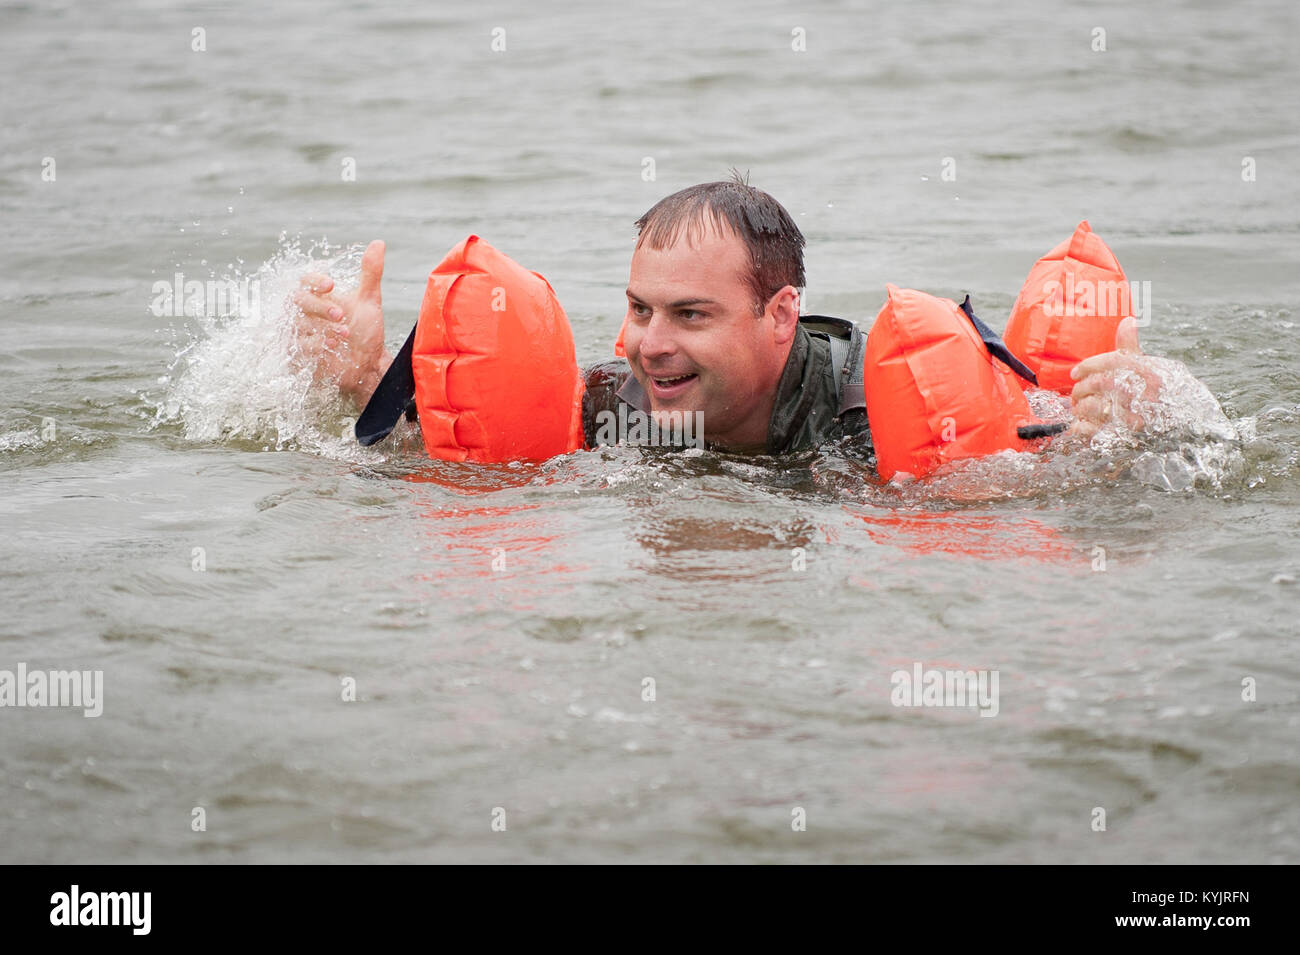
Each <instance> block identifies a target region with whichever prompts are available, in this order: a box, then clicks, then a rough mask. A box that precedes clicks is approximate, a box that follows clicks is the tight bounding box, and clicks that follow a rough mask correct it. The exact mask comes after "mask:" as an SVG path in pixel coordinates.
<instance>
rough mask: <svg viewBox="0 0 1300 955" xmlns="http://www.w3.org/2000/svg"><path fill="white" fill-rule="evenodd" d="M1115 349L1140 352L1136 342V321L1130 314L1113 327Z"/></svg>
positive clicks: (1140, 348) (1140, 349)
mask: <svg viewBox="0 0 1300 955" xmlns="http://www.w3.org/2000/svg"><path fill="white" fill-rule="evenodd" d="M1115 351H1128V352H1140V351H1142V346H1141V345H1139V344H1138V321H1137V319H1136V318H1134V317H1133V316H1132V315H1130V316H1129V317H1128V318H1126V319H1124V321H1122V322H1120V323H1119V328H1117V329H1115Z"/></svg>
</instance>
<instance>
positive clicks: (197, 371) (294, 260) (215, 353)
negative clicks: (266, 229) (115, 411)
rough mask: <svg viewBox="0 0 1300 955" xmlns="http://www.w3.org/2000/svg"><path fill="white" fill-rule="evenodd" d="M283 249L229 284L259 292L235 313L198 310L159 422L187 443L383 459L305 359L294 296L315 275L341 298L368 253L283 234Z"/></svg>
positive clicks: (167, 384)
mask: <svg viewBox="0 0 1300 955" xmlns="http://www.w3.org/2000/svg"><path fill="white" fill-rule="evenodd" d="M280 242H281V245H280V249H279V251H278V252H277V253H276V254H275V255H274V256H272V257H271V258H270V259H269V260H267V261H266V262H265V263H264V264H263V265H262V266H261V267H260V268H258V269H257V271H256V272H255V273H254V274H253V275H252V276H251V277H248V276H245V275H243V274H240V273H239V272H238V271H235V272H234V274H232V275H230V276H228V277H227V281H229V282H234V283H237V284H240V285H241V286H242V285H244V284H245V283H249V284H251V286H252V287H253V288H255V289H256V292H257V294H255V295H252V296H248V297H240V298H239V299H238V300H236V301H235V302H234V303H233V307H232V308H231V309H230V310H229V311H228V312H218V311H216V310H206V309H204V308H203V307H202V303H199V307H198V309H197V310H195V311H196V313H195V314H194V315H193V324H191V325H187V326H186V327H184V328H182V329H180V330H178V332H177V334H178V337H179V339H180V341H179V344H178V347H177V352H176V358H175V360H174V361H173V362H172V365H171V367H170V369H169V371H168V374H167V375H166V376H164V377H163V378H161V379H159V384H160V385H162V386H163V389H164V394H163V396H162V398H161V400H159V401H158V402H157V409H156V412H155V415H154V420H153V422H152V424H153V425H154V426H155V427H157V426H161V425H167V424H171V425H177V426H179V428H180V432H181V434H182V435H183V436H184V437H185V439H186V440H189V441H194V442H200V443H221V444H235V445H240V446H246V447H250V448H257V449H260V450H277V451H279V450H300V451H307V452H309V453H313V454H319V455H322V456H324V457H328V458H332V459H336V460H348V461H358V462H361V461H364V462H367V463H374V462H375V461H377V460H382V454H380V453H378V452H370V451H367V450H366V449H363V448H361V447H360V446H359V445H358V444H357V443H356V441H355V440H354V439H353V438H352V436H351V432H350V428H351V423H352V421H353V420H354V415H355V414H356V411H355V409H353V408H352V407H351V406H350V405H349V404H348V402H346V401H344V400H343V399H342V398H341V397H340V395H339V393H338V390H337V388H336V387H335V386H334V385H333V384H332V383H330V382H317V381H314V380H313V375H312V371H311V369H310V368H309V367H305V366H304V364H303V363H302V362H300V361H298V360H297V342H296V338H295V335H294V322H295V320H296V318H297V317H298V314H299V312H298V309H297V306H295V305H294V304H293V303H292V302H291V301H290V299H289V296H290V294H291V293H292V292H293V291H294V289H295V288H297V285H298V281H299V279H300V278H301V277H302V276H303V275H304V274H306V273H307V272H326V273H328V274H329V275H330V276H331V277H332V278H333V279H334V282H335V287H336V288H337V289H338V290H339V291H347V290H349V289H354V288H355V287H356V285H357V281H358V277H359V275H360V271H361V254H362V252H363V251H364V248H363V247H362V246H359V245H353V246H348V247H344V248H338V247H331V246H330V245H328V244H327V243H325V242H318V243H315V244H313V245H311V246H310V247H308V248H307V249H306V250H304V249H303V248H302V247H301V245H300V243H299V241H298V240H296V239H295V240H288V239H286V238H285V237H284V236H283V235H282V236H281V239H280ZM250 278H251V282H250Z"/></svg>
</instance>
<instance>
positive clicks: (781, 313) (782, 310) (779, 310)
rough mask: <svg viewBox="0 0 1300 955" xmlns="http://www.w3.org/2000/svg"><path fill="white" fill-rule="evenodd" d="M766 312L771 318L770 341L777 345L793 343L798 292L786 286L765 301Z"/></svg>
mask: <svg viewBox="0 0 1300 955" xmlns="http://www.w3.org/2000/svg"><path fill="white" fill-rule="evenodd" d="M766 311H767V314H768V315H770V316H772V340H773V341H774V342H776V344H778V345H785V344H787V343H788V342H791V341H793V340H794V333H795V329H796V328H797V327H798V325H799V290H798V289H796V288H795V287H794V286H793V285H787V286H786V287H785V288H783V289H781V291H779V292H777V293H776V294H775V295H773V296H772V297H771V298H770V299H768V300H767V309H766Z"/></svg>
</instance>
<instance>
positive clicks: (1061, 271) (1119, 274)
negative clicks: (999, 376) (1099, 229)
mask: <svg viewBox="0 0 1300 955" xmlns="http://www.w3.org/2000/svg"><path fill="white" fill-rule="evenodd" d="M1132 313H1133V312H1132V302H1131V299H1130V296H1129V286H1128V280H1127V279H1126V278H1125V277H1124V270H1123V269H1122V268H1120V265H1119V261H1118V260H1117V259H1116V258H1115V255H1114V253H1112V252H1111V250H1110V249H1109V248H1108V247H1107V245H1106V243H1105V242H1103V241H1102V240H1101V237H1100V236H1099V235H1097V234H1096V233H1095V232H1093V231H1092V229H1091V228H1090V227H1089V225H1088V222H1087V220H1086V219H1085V220H1084V221H1083V222H1080V223H1079V225H1078V227H1077V228H1076V229H1075V230H1074V235H1072V236H1071V237H1070V238H1069V239H1067V240H1065V241H1064V242H1062V243H1061V244H1060V245H1058V246H1057V247H1056V248H1054V249H1052V251H1051V252H1048V253H1047V254H1046V255H1045V256H1043V257H1042V258H1041V259H1039V260H1038V261H1037V262H1036V263H1034V267H1033V268H1032V269H1030V271H1029V277H1028V278H1026V279H1025V284H1024V285H1023V286H1022V287H1021V289H1020V295H1019V297H1018V298H1017V299H1016V304H1015V305H1014V306H1012V308H1011V318H1010V320H1009V321H1008V322H1007V328H1006V333H1005V334H1004V335H1003V340H1004V341H1005V342H1006V344H1007V347H1008V348H1010V349H1011V351H1012V352H1013V353H1014V354H1015V355H1016V357H1017V358H1019V359H1020V360H1021V361H1023V362H1024V363H1025V364H1026V365H1028V366H1029V367H1030V368H1031V369H1033V371H1034V372H1035V373H1036V374H1037V375H1038V386H1039V387H1040V388H1048V389H1050V390H1052V391H1057V392H1060V393H1061V394H1063V395H1068V394H1069V393H1070V392H1071V391H1072V390H1073V389H1074V385H1075V382H1074V381H1073V380H1072V379H1071V378H1070V369H1072V368H1073V367H1074V366H1075V365H1077V364H1078V363H1079V362H1081V361H1083V360H1084V359H1085V358H1090V357H1092V356H1093V355H1098V354H1101V353H1102V352H1108V351H1111V350H1112V349H1113V348H1114V347H1115V331H1116V330H1117V329H1118V328H1119V323H1120V322H1121V321H1123V320H1124V319H1125V318H1127V317H1128V316H1129V315H1131V314H1132Z"/></svg>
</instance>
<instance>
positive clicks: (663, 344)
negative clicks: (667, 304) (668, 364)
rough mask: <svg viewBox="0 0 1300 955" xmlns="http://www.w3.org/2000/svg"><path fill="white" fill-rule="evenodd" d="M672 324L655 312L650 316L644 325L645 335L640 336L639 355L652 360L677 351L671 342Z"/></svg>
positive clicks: (674, 344)
mask: <svg viewBox="0 0 1300 955" xmlns="http://www.w3.org/2000/svg"><path fill="white" fill-rule="evenodd" d="M671 326H672V323H671V322H669V321H668V319H667V318H666V317H665V316H663V315H661V314H660V313H659V312H655V313H654V314H652V315H651V316H650V321H648V322H647V323H646V327H645V334H644V335H642V336H641V348H640V349H639V350H640V352H641V354H642V355H644V356H646V357H649V358H654V357H658V356H662V355H671V354H672V353H673V352H674V351H676V350H677V345H676V343H675V342H674V341H673V335H672V327H671Z"/></svg>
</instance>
